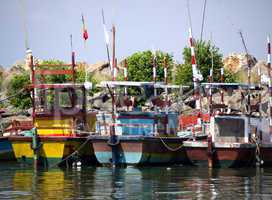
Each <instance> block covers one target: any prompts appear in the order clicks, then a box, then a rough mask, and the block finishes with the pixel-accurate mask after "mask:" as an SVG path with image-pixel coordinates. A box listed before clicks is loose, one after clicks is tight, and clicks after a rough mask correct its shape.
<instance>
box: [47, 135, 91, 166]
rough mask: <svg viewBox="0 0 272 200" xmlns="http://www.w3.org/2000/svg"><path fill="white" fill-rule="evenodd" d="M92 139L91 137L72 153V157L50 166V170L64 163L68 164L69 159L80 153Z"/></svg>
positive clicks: (69, 156)
mask: <svg viewBox="0 0 272 200" xmlns="http://www.w3.org/2000/svg"><path fill="white" fill-rule="evenodd" d="M90 139H91V136H89V137H88V138H87V139H86V141H85V142H83V143H82V144H81V145H80V146H79V147H78V148H77V149H76V150H75V151H74V152H73V153H71V154H70V155H68V156H66V157H65V158H64V159H62V160H61V161H59V162H57V163H55V164H53V165H50V166H49V167H48V168H53V167H56V166H58V165H59V164H61V163H63V162H66V161H67V160H68V159H70V158H72V157H73V156H75V155H76V154H78V153H79V151H80V150H81V149H82V148H83V147H84V146H85V145H86V144H87V143H88V142H89V141H90Z"/></svg>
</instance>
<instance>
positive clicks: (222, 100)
mask: <svg viewBox="0 0 272 200" xmlns="http://www.w3.org/2000/svg"><path fill="white" fill-rule="evenodd" d="M220 81H221V83H224V68H223V67H221V69H220ZM220 94H221V104H224V90H223V88H221V90H220Z"/></svg>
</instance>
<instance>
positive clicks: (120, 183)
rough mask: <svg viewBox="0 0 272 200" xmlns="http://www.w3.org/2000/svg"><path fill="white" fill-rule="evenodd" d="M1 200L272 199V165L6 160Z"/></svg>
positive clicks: (1, 176) (1, 173)
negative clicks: (116, 165)
mask: <svg viewBox="0 0 272 200" xmlns="http://www.w3.org/2000/svg"><path fill="white" fill-rule="evenodd" d="M0 199H23V200H27V199H233V200H234V199H272V169H260V168H256V169H254V168H251V169H236V170H234V169H217V170H214V169H213V170H209V169H200V168H188V167H182V166H175V167H171V168H167V167H143V168H133V167H128V168H121V169H112V168H105V167H97V168H94V167H89V168H81V169H79V168H77V169H68V170H61V169H58V168H56V169H50V170H48V171H43V170H39V171H36V172H35V171H34V170H33V169H31V168H25V167H20V166H19V165H14V164H2V163H1V164H0Z"/></svg>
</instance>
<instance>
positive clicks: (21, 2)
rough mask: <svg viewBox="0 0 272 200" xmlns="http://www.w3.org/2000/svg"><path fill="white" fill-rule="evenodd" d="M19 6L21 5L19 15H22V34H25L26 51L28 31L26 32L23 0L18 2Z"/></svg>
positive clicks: (27, 47)
mask: <svg viewBox="0 0 272 200" xmlns="http://www.w3.org/2000/svg"><path fill="white" fill-rule="evenodd" d="M18 1H19V4H20V5H21V6H20V7H21V9H20V10H21V14H22V22H23V29H24V33H25V48H26V50H28V49H29V44H28V31H27V22H26V12H25V11H26V7H25V3H24V0H18Z"/></svg>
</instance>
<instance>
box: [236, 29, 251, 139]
mask: <svg viewBox="0 0 272 200" xmlns="http://www.w3.org/2000/svg"><path fill="white" fill-rule="evenodd" d="M239 34H240V36H241V39H242V43H243V45H244V49H245V52H246V59H247V115H248V123H247V125H248V138H249V140H250V139H251V125H250V124H251V122H250V120H251V103H250V84H251V68H250V63H249V54H248V50H247V47H246V43H245V40H244V37H243V34H242V32H241V31H240V32H239Z"/></svg>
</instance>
